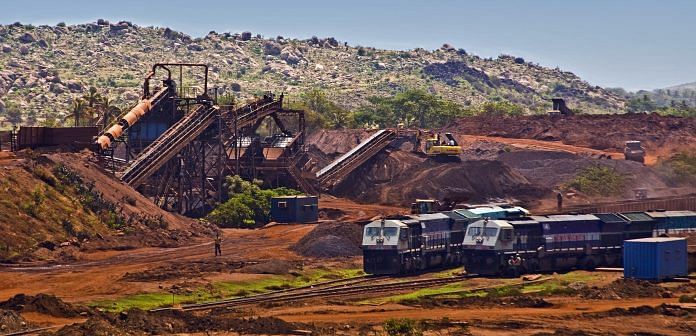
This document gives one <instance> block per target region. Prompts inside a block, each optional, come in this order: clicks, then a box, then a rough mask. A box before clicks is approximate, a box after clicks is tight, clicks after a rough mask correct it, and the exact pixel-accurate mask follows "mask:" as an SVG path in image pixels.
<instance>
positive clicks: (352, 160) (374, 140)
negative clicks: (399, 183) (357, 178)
mask: <svg viewBox="0 0 696 336" xmlns="http://www.w3.org/2000/svg"><path fill="white" fill-rule="evenodd" d="M395 135H396V133H395V132H394V131H393V130H390V129H384V130H379V131H377V132H376V133H375V134H372V135H371V136H370V137H369V138H367V139H365V141H363V142H361V143H360V144H359V145H357V146H356V147H355V148H353V149H351V150H350V151H348V152H347V153H345V154H343V155H341V156H340V157H339V158H338V159H336V160H334V161H333V162H331V163H330V164H329V165H328V166H326V167H324V168H322V169H321V170H320V171H319V172H318V173H317V179H318V180H319V183H320V184H321V186H322V187H324V188H327V189H328V188H330V187H332V186H333V185H335V184H337V183H338V182H340V181H341V180H342V179H343V178H345V177H346V176H347V175H348V174H350V173H351V172H352V171H353V170H355V169H356V168H358V167H359V166H360V165H362V164H363V163H365V161H367V160H368V159H370V158H371V157H373V156H374V155H375V154H377V153H379V151H381V150H382V149H384V148H385V147H387V145H389V143H390V142H391V141H392V139H393V138H394V136H395Z"/></svg>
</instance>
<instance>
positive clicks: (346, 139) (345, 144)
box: [305, 129, 374, 159]
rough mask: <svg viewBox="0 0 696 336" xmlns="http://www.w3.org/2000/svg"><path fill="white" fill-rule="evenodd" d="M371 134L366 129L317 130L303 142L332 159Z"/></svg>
mask: <svg viewBox="0 0 696 336" xmlns="http://www.w3.org/2000/svg"><path fill="white" fill-rule="evenodd" d="M372 133H374V131H371V130H366V129H341V130H319V131H317V132H314V133H312V134H310V135H309V136H307V139H305V142H306V143H307V144H309V145H314V146H316V148H317V149H318V150H319V151H321V152H322V153H324V154H325V155H328V156H329V157H331V158H332V159H333V158H336V157H337V156H338V155H339V154H343V153H346V152H348V151H349V150H351V149H353V147H355V146H357V145H358V144H359V143H360V142H362V141H363V140H365V139H367V138H369V137H370V135H372ZM310 148H311V147H310Z"/></svg>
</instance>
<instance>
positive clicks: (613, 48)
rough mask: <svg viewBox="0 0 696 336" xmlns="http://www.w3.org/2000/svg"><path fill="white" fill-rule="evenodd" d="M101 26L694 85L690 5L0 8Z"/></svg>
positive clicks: (576, 0)
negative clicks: (457, 52) (444, 55)
mask: <svg viewBox="0 0 696 336" xmlns="http://www.w3.org/2000/svg"><path fill="white" fill-rule="evenodd" d="M99 18H104V19H108V20H110V21H119V20H127V21H132V22H133V23H135V24H138V25H141V26H150V25H153V26H159V27H170V28H172V29H175V30H178V31H183V32H185V33H187V34H189V35H191V36H194V37H200V36H204V35H206V34H207V33H208V32H209V31H211V30H214V31H216V32H218V33H221V32H232V33H234V32H242V31H247V30H248V31H251V32H253V33H254V34H257V33H260V34H262V35H264V36H266V37H275V36H278V35H281V36H284V37H291V38H309V37H311V36H313V35H315V36H318V37H335V38H336V39H338V40H339V41H347V42H348V43H349V44H350V45H363V46H372V47H376V48H383V49H398V50H408V49H413V48H417V47H421V48H425V49H430V50H432V49H437V48H439V47H440V46H441V45H442V44H443V43H449V44H451V45H453V46H454V47H456V48H463V49H465V50H466V51H467V52H469V53H473V54H476V55H479V56H482V57H496V56H498V55H500V54H510V55H514V56H520V57H523V58H525V60H527V61H531V62H534V63H539V64H540V65H543V66H547V67H559V68H561V69H563V70H567V71H572V72H574V73H575V74H577V75H579V76H580V77H581V78H583V79H585V80H587V81H589V82H590V83H591V84H594V85H600V86H603V87H623V88H625V89H628V90H632V91H635V90H638V89H655V88H664V87H668V86H671V85H677V84H682V83H687V82H693V81H696V1H694V0H662V1H658V0H655V1H648V0H632V1H628V0H555V1H554V0H476V1H474V0H472V1H465V0H460V1H449V0H430V1H409V0H402V1H392V0H389V1H387V0H384V1H382V0H370V1H366V0H345V1H329V0H324V1H318V0H290V1H288V0H286V1H276V0H263V1H258V0H257V1H254V0H245V1H222V0H205V1H192V0H188V1H181V0H167V1H160V0H118V1H96V0H72V1H67V0H62V1H61V0H23V1H15V0H0V23H2V24H9V23H13V22H16V21H19V22H22V23H25V24H27V23H31V24H34V25H40V24H49V25H55V24H56V23H58V22H61V21H62V22H65V23H67V24H78V23H87V22H93V21H96V19H99Z"/></svg>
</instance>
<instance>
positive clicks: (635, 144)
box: [624, 140, 645, 163]
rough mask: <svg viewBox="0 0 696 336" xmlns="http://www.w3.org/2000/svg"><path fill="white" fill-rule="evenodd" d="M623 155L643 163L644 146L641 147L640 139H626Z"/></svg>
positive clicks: (627, 158)
mask: <svg viewBox="0 0 696 336" xmlns="http://www.w3.org/2000/svg"><path fill="white" fill-rule="evenodd" d="M624 157H625V158H626V160H630V161H636V162H640V163H645V148H643V146H642V144H641V143H640V141H637V140H631V141H626V144H625V147H624Z"/></svg>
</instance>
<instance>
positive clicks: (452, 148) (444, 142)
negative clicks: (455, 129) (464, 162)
mask: <svg viewBox="0 0 696 336" xmlns="http://www.w3.org/2000/svg"><path fill="white" fill-rule="evenodd" d="M424 152H425V154H426V155H428V156H431V157H438V156H459V155H460V154H462V146H459V143H457V140H456V139H455V138H454V136H452V133H445V137H444V138H441V137H440V134H439V133H435V134H432V133H431V134H430V135H429V137H428V138H426V139H425V148H424Z"/></svg>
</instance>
